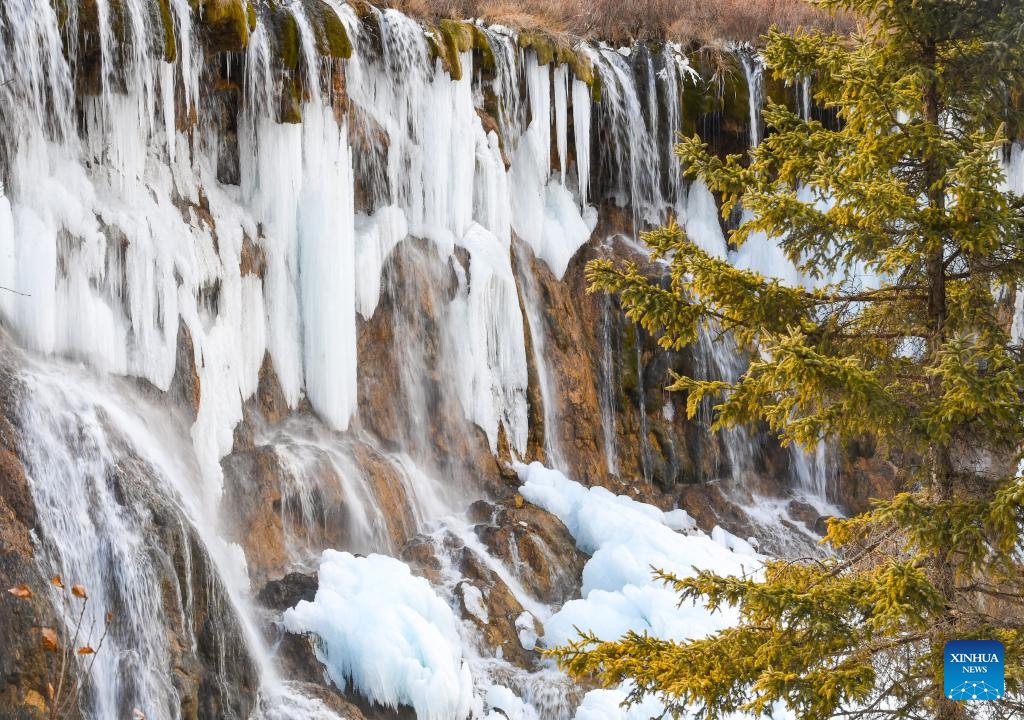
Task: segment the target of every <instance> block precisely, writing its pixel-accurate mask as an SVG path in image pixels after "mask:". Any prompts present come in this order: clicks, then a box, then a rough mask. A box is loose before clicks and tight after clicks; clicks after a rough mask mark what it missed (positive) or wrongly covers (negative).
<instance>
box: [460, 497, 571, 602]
mask: <svg viewBox="0 0 1024 720" xmlns="http://www.w3.org/2000/svg"><path fill="white" fill-rule="evenodd" d="M475 532H476V534H477V536H478V537H479V538H480V540H481V541H482V542H483V543H484V545H486V546H487V548H488V549H489V550H490V551H491V553H492V554H493V556H494V557H496V558H498V559H500V560H502V561H504V562H505V563H506V565H507V566H508V567H509V568H510V569H511V570H512V572H513V573H514V574H515V576H516V579H517V580H518V581H519V582H520V583H521V584H522V585H523V587H525V588H528V589H529V590H530V591H531V592H532V593H534V594H535V595H536V596H537V598H538V599H540V600H541V601H543V602H545V603H549V604H553V605H561V604H562V603H564V602H566V601H568V600H570V599H572V598H574V597H578V596H579V591H580V581H581V578H582V574H583V565H584V564H585V562H586V558H585V556H584V555H583V554H582V553H581V552H580V551H579V550H577V549H576V545H575V541H574V540H573V539H572V536H571V535H570V534H569V531H568V530H567V529H566V528H565V526H564V525H563V524H562V523H561V521H560V520H559V519H558V518H556V517H555V516H554V515H552V514H550V513H548V512H546V511H544V510H541V509H540V508H538V507H537V506H535V505H530V504H528V503H524V502H523V498H522V497H521V496H516V498H514V499H513V500H512V501H505V502H503V503H500V504H498V505H496V506H494V507H493V509H492V510H491V512H490V513H489V517H487V518H486V519H485V520H484V521H483V522H481V523H480V524H478V525H477V526H476V527H475Z"/></svg>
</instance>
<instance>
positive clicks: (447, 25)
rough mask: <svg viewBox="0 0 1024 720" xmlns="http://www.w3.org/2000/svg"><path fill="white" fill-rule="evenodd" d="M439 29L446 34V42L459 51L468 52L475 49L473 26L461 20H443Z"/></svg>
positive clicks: (442, 33) (439, 24)
mask: <svg viewBox="0 0 1024 720" xmlns="http://www.w3.org/2000/svg"><path fill="white" fill-rule="evenodd" d="M438 29H439V30H440V31H441V35H443V36H444V38H445V42H446V43H447V44H448V45H450V46H451V47H452V48H453V49H455V50H457V51H459V52H468V51H470V50H472V49H473V26H472V25H471V24H469V23H467V22H462V21H460V20H442V21H441V22H440V23H438Z"/></svg>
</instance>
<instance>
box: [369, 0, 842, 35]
mask: <svg viewBox="0 0 1024 720" xmlns="http://www.w3.org/2000/svg"><path fill="white" fill-rule="evenodd" d="M389 4H390V5H391V6H392V7H395V8H398V9H400V10H402V11H403V12H406V13H408V14H410V15H413V16H417V17H432V18H440V17H457V18H481V19H483V20H485V21H487V22H492V23H502V24H506V25H510V26H512V27H515V28H519V29H525V30H543V31H546V32H549V33H563V32H564V33H571V34H573V35H578V36H581V37H586V38H591V39H601V40H609V41H632V40H663V39H671V40H681V41H697V42H700V43H703V44H719V43H721V42H722V41H748V42H755V41H757V40H758V39H759V38H760V37H761V36H762V35H764V33H765V32H767V31H768V29H769V28H770V27H771V26H772V25H777V26H778V27H779V28H781V29H783V30H793V29H795V28H797V27H800V26H803V27H819V28H823V29H826V30H833V29H837V30H846V29H849V28H850V26H851V25H852V22H851V20H850V18H849V17H833V16H831V15H829V14H828V13H826V12H824V11H822V10H820V9H819V8H817V7H816V6H815V5H814V4H813V3H811V2H806V1H805V0H391V2H389Z"/></svg>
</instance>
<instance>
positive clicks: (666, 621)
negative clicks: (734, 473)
mask: <svg viewBox="0 0 1024 720" xmlns="http://www.w3.org/2000/svg"><path fill="white" fill-rule="evenodd" d="M517 470H518V473H519V478H520V480H521V481H522V482H523V485H522V487H521V488H520V492H521V493H522V495H523V497H524V498H526V499H527V500H528V501H530V502H532V503H534V504H535V505H538V506H540V507H542V508H544V509H545V510H547V511H548V512H550V513H552V514H554V515H556V516H558V518H559V519H560V520H561V521H562V522H563V523H564V524H565V526H566V527H567V528H568V530H569V532H570V533H571V534H572V536H573V538H574V539H575V540H576V546H577V547H578V548H579V549H580V550H582V551H583V552H585V553H588V554H589V555H590V556H591V557H590V560H589V561H587V564H586V566H585V567H584V569H583V588H582V595H583V597H582V598H580V599H578V600H571V601H569V602H568V603H566V604H565V605H564V606H563V607H562V608H561V610H559V611H558V612H556V613H555V614H554V615H552V616H551V617H550V618H548V620H547V621H546V622H545V623H544V637H543V644H544V645H545V646H547V647H553V646H556V645H561V644H563V643H565V642H567V641H570V640H575V639H577V637H578V632H577V628H579V629H580V630H584V631H593V632H594V633H596V634H597V635H598V636H599V637H601V638H604V639H609V640H613V639H616V638H618V637H620V636H621V635H623V634H624V633H626V632H627V631H629V630H635V631H637V632H648V633H650V634H651V635H654V636H656V637H660V638H668V639H673V640H683V639H686V638H700V637H704V636H707V635H709V634H711V633H714V632H716V631H718V630H721V629H723V628H725V627H728V626H730V625H732V624H734V623H735V622H736V620H737V615H736V613H735V611H731V610H726V611H724V612H717V613H715V614H713V615H712V614H711V613H710V612H709V611H708V610H706V609H705V608H704V607H701V606H697V605H694V604H693V603H692V602H689V603H684V604H682V605H681V606H680V605H679V596H678V595H677V594H676V593H675V592H673V591H672V590H670V589H668V588H666V587H665V586H664V585H663V584H662V583H660V582H657V581H655V580H654V579H653V578H652V576H651V569H652V568H658V569H660V570H665V571H668V572H672V573H675V574H676V575H678V576H683V577H685V576H688V575H692V574H693V573H694V571H695V568H699V569H705V568H707V569H712V570H715V571H716V572H719V573H722V574H732V575H743V574H749V573H756V572H758V569H759V566H760V561H761V558H760V556H758V555H757V554H756V553H755V552H754V550H753V548H752V547H751V546H750V544H749V543H747V542H746V541H744V540H742V539H740V538H737V537H736V536H734V535H731V534H729V533H728V532H726V531H724V530H722V529H721V528H715V529H714V530H713V531H712V534H711V536H710V537H709V536H708V535H706V534H704V533H702V532H700V531H698V530H697V529H696V524H695V523H694V522H693V520H692V519H691V518H689V517H688V516H687V515H686V514H685V512H684V511H682V510H673V511H671V512H668V513H666V512H663V511H662V510H659V509H658V508H656V507H654V506H652V505H647V504H644V503H640V502H637V501H635V500H633V499H632V498H628V497H625V496H622V495H614V494H612V493H611V492H609V491H608V490H606V489H605V488H601V487H593V488H587V487H584V486H583V485H580V484H579V483H577V482H573V481H572V480H569V479H568V478H566V477H565V476H564V475H563V474H562V473H560V472H558V471H556V470H551V469H548V468H545V467H544V466H543V465H541V464H540V463H536V462H535V463H532V464H530V465H519V466H518V468H517ZM677 530H679V531H680V532H677ZM626 694H627V693H626V689H625V687H620V688H613V689H608V690H594V691H591V692H590V693H588V694H587V695H586V696H585V697H584V699H583V702H582V703H581V704H580V707H579V708H578V710H577V711H576V716H575V720H640V719H641V718H650V717H657V716H659V715H660V714H661V711H662V709H663V708H662V706H661V704H660V703H659V702H658V701H657V699H656V698H650V699H649V700H647V701H645V702H644V703H642V704H640V705H637V706H635V707H633V708H630V709H626V708H623V707H621V706H620V703H621V702H622V701H623V700H624V699H625V697H626ZM779 717H780V718H781V717H787V715H786V713H785V712H781V713H780V714H779Z"/></svg>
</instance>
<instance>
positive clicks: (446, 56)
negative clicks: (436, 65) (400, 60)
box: [424, 25, 462, 80]
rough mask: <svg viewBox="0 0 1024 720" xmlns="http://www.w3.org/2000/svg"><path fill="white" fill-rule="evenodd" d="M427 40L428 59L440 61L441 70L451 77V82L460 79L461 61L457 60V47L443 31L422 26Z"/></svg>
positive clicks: (430, 26) (431, 26) (432, 26)
mask: <svg viewBox="0 0 1024 720" xmlns="http://www.w3.org/2000/svg"><path fill="white" fill-rule="evenodd" d="M424 33H425V35H426V38H427V49H428V50H429V52H430V59H431V60H434V59H438V60H440V61H441V69H443V70H444V71H445V72H446V73H448V74H449V75H451V77H452V79H453V80H461V79H462V61H461V60H460V59H459V52H458V47H457V45H455V43H454V41H453V40H450V39H449V35H446V34H445V33H444V31H442V30H441V29H440V28H438V27H436V26H434V25H426V26H424Z"/></svg>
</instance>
